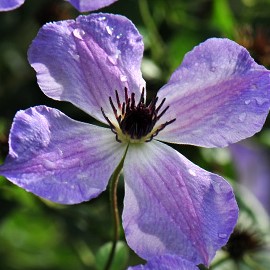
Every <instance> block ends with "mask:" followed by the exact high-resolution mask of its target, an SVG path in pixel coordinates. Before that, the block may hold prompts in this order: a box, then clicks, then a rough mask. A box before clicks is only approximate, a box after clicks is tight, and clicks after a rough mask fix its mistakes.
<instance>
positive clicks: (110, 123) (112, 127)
mask: <svg viewBox="0 0 270 270" xmlns="http://www.w3.org/2000/svg"><path fill="white" fill-rule="evenodd" d="M100 109H101V112H102V115H103V117H104V118H105V120H106V121H107V123H108V124H109V126H110V128H111V131H112V132H113V133H114V134H117V132H116V130H115V126H114V125H113V123H112V122H111V121H110V119H109V118H108V117H107V116H106V114H105V112H104V110H103V108H102V107H101V108H100Z"/></svg>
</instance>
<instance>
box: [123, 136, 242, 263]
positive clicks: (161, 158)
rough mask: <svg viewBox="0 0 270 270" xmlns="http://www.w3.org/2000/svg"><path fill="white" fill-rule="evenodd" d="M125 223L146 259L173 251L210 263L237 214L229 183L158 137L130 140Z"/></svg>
mask: <svg viewBox="0 0 270 270" xmlns="http://www.w3.org/2000/svg"><path fill="white" fill-rule="evenodd" d="M124 176H125V198H124V210H123V227H124V230H125V235H126V239H127V242H128V244H129V246H130V247H131V248H132V249H133V250H134V251H135V252H136V253H137V254H138V255H139V256H140V257H142V258H144V259H146V260H148V259H151V257H153V256H156V255H164V254H175V255H178V256H181V257H183V258H184V259H186V260H189V261H191V262H193V263H195V264H199V263H204V264H209V263H210V261H211V259H212V258H213V257H214V255H215V252H216V250H218V249H219V248H220V247H222V246H223V245H225V244H226V242H227V240H228V238H229V236H230V234H231V232H232V230H233V228H234V226H235V224H236V221H237V217H238V208H237V204H236V201H235V197H234V194H233V191H232V188H231V186H230V185H229V184H228V183H227V182H226V181H225V180H224V179H223V178H222V177H220V176H218V175H215V174H212V173H209V172H207V171H205V170H203V169H201V168H200V167H198V166H196V165H194V164H193V163H191V162H190V161H189V160H187V159H186V158H185V157H184V156H182V155H181V154H180V153H178V152H177V151H175V150H174V149H173V148H171V147H169V146H167V145H165V144H163V143H161V142H157V141H152V142H150V143H147V144H144V145H137V146H136V145H130V146H129V150H128V153H127V156H126V159H125V163H124Z"/></svg>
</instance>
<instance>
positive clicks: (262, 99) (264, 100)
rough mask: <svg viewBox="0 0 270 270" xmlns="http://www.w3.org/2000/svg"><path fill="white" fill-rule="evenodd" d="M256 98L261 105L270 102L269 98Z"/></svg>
mask: <svg viewBox="0 0 270 270" xmlns="http://www.w3.org/2000/svg"><path fill="white" fill-rule="evenodd" d="M255 100H256V102H257V104H258V105H259V106H262V105H263V104H265V103H267V102H268V99H266V98H260V97H257V98H255Z"/></svg>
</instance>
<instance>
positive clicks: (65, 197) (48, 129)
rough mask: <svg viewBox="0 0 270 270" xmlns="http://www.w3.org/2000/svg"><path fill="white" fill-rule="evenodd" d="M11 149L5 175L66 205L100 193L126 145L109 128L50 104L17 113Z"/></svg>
mask: <svg viewBox="0 0 270 270" xmlns="http://www.w3.org/2000/svg"><path fill="white" fill-rule="evenodd" d="M9 147H10V150H9V155H8V157H7V158H6V161H5V163H4V164H3V165H1V166H0V174H1V175H3V176H5V177H6V178H8V179H9V180H10V181H11V182H13V183H14V184H16V185H18V186H20V187H22V188H24V189H26V190H27V191H30V192H32V193H34V194H36V195H38V196H40V197H42V198H45V199H48V200H51V201H53V202H57V203H61V204H75V203H80V202H82V201H87V200H89V199H91V198H94V197H96V196H98V195H99V194H100V193H101V192H102V191H103V190H104V189H105V188H106V186H107V183H108V181H109V178H110V176H111V174H112V172H113V171H114V169H115V167H116V166H117V165H118V163H119V162H120V160H121V158H122V156H123V153H124V148H125V147H124V146H123V145H121V144H119V143H118V142H116V141H115V138H114V136H113V135H112V133H111V131H110V130H109V129H106V128H101V127H97V126H92V125H90V124H85V123H80V122H77V121H75V120H72V119H70V118H69V117H67V116H66V115H64V114H63V113H61V112H60V111H58V110H56V109H51V108H48V107H45V106H37V107H33V108H30V109H27V110H25V111H19V112H18V113H17V114H16V116H15V119H14V122H13V125H12V128H11V132H10V138H9Z"/></svg>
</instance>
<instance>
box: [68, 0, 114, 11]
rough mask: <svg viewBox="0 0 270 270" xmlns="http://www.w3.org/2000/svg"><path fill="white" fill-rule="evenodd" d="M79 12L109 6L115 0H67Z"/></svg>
mask: <svg viewBox="0 0 270 270" xmlns="http://www.w3.org/2000/svg"><path fill="white" fill-rule="evenodd" d="M67 1H68V2H70V3H71V4H72V5H73V6H74V7H75V8H76V9H78V10H79V11H80V12H87V11H94V10H98V9H101V8H103V7H106V6H109V5H110V4H112V3H114V2H116V1H117V0H67Z"/></svg>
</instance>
